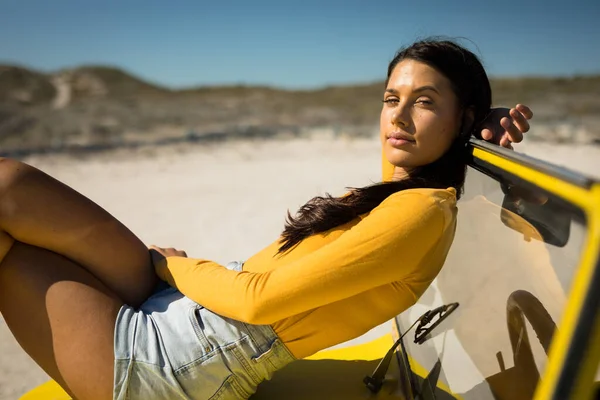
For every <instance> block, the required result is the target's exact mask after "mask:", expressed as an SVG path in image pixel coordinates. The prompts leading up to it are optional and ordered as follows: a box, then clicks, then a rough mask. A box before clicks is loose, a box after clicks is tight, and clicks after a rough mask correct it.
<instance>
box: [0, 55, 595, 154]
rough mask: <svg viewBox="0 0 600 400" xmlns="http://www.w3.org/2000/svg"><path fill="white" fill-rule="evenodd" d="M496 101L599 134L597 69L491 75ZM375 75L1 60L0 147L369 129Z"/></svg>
mask: <svg viewBox="0 0 600 400" xmlns="http://www.w3.org/2000/svg"><path fill="white" fill-rule="evenodd" d="M492 86H493V92H494V103H495V104H498V105H513V104H515V103H516V102H517V101H519V102H522V103H526V104H528V105H530V106H531V107H532V108H533V109H534V111H535V114H536V117H535V118H536V119H535V124H536V125H535V126H539V127H541V128H543V129H536V130H535V132H532V137H533V138H536V137H537V138H541V139H544V140H560V141H565V140H577V141H579V142H581V141H587V142H599V141H600V124H599V122H600V121H599V117H598V116H600V97H599V94H600V76H585V77H563V78H541V77H524V78H511V79H493V80H492ZM382 88H383V82H375V83H370V84H362V85H351V86H333V87H326V88H321V89H317V90H281V89H276V88H270V87H259V86H243V85H241V86H240V85H238V86H227V87H199V88H188V89H183V90H170V89H167V88H164V87H161V86H158V85H155V84H153V83H150V82H146V81H144V80H142V79H140V78H138V77H135V76H133V75H131V74H129V73H128V72H126V71H123V70H121V69H119V68H115V67H106V66H85V67H80V68H74V69H68V70H62V71H58V72H56V73H51V74H44V73H41V72H38V71H33V70H29V69H26V68H22V67H17V66H0V152H2V153H4V154H6V153H11V152H15V151H17V150H19V151H47V150H49V149H50V150H52V149H55V150H57V149H63V148H69V147H94V146H96V147H97V146H100V147H102V146H105V147H106V146H109V147H110V146H121V145H128V144H132V143H134V144H135V143H149V142H160V141H163V142H164V141H168V140H192V139H193V140H201V139H203V138H224V137H228V136H247V135H253V136H273V135H277V134H293V135H299V134H302V133H304V132H307V131H310V130H311V129H317V128H319V129H322V128H324V127H326V128H328V129H329V130H330V131H333V132H338V133H344V134H348V135H354V136H356V135H372V134H373V133H374V132H376V130H377V124H378V116H379V109H380V107H381V102H380V100H381V95H382Z"/></svg>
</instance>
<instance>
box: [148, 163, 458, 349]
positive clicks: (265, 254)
mask: <svg viewBox="0 0 600 400" xmlns="http://www.w3.org/2000/svg"><path fill="white" fill-rule="evenodd" d="M390 171H393V168H392V169H391V170H390V169H389V167H388V169H387V175H386V169H385V167H384V179H385V180H389V178H390V177H391V172H390ZM455 226H456V192H455V190H454V189H453V188H449V189H447V190H439V189H411V190H405V191H402V192H398V193H395V194H393V195H391V196H389V197H388V198H387V199H385V200H384V201H383V202H382V203H381V204H380V205H379V206H378V207H376V208H374V209H373V210H372V211H371V212H370V213H368V214H365V215H361V216H360V217H358V218H356V219H354V220H352V221H350V222H348V223H346V224H344V225H341V226H338V227H336V228H333V229H331V230H329V231H327V232H323V233H321V234H317V235H313V236H311V237H308V238H306V239H305V240H303V241H302V242H301V243H300V244H298V245H297V246H296V247H294V248H293V249H292V250H290V251H289V252H287V253H285V254H283V255H278V254H277V250H278V248H279V246H280V242H279V240H277V241H275V242H274V243H272V244H271V245H270V246H268V247H266V248H265V249H263V250H262V251H260V252H259V253H257V254H256V255H254V256H253V257H251V258H250V259H249V260H247V261H246V262H245V264H244V268H243V271H241V272H238V271H232V270H228V269H227V268H225V267H223V266H222V265H219V264H217V263H215V262H212V261H208V260H199V259H190V258H183V257H168V258H166V259H165V260H164V261H163V262H160V263H159V264H158V265H157V266H156V271H157V273H158V275H159V276H160V278H161V279H163V280H165V281H167V282H168V283H169V284H170V285H172V286H175V287H177V289H179V290H180V291H181V292H182V293H183V294H185V295H186V296H187V297H189V298H190V299H192V300H194V301H196V302H197V303H199V304H202V305H203V306H204V307H206V308H207V309H209V310H211V311H213V312H215V313H217V314H220V315H223V316H225V317H229V318H233V319H236V320H240V321H244V322H247V323H252V324H270V325H271V326H272V327H273V329H274V330H275V332H276V333H277V335H278V336H279V337H280V338H281V340H282V341H283V342H284V343H285V344H286V345H287V347H288V348H289V349H290V351H291V352H292V353H293V354H294V356H296V357H297V358H303V357H306V356H308V355H311V354H313V353H315V352H317V351H319V350H321V349H324V348H327V347H330V346H332V345H335V344H338V343H341V342H344V341H346V340H349V339H352V338H354V337H357V336H359V335H361V334H363V333H365V332H367V331H368V330H369V329H371V328H373V327H375V326H377V325H379V324H381V323H383V322H385V321H387V320H389V319H390V318H393V317H394V316H396V315H397V314H399V313H400V312H402V311H404V310H405V309H407V308H408V307H410V306H411V305H413V304H414V303H415V302H416V300H417V299H418V298H419V297H420V296H421V294H422V293H423V292H424V291H425V289H426V288H427V287H428V286H429V284H430V283H431V281H432V280H433V279H434V278H435V276H436V275H437V273H438V272H439V270H440V268H441V267H442V265H443V263H444V260H445V259H446V255H447V253H448V250H449V248H450V244H451V243H452V239H453V237H454V230H455Z"/></svg>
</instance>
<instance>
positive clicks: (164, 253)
mask: <svg viewBox="0 0 600 400" xmlns="http://www.w3.org/2000/svg"><path fill="white" fill-rule="evenodd" d="M148 250H150V255H151V256H152V263H153V264H154V267H156V266H157V265H158V263H159V262H160V261H162V260H164V259H165V258H167V257H187V254H186V252H185V251H183V250H177V249H174V248H172V247H169V248H163V247H158V246H154V245H152V246H149V247H148Z"/></svg>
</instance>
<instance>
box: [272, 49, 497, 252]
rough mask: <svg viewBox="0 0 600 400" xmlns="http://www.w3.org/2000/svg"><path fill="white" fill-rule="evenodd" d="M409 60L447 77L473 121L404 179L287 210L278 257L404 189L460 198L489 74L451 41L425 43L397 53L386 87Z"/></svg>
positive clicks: (485, 109)
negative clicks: (447, 193)
mask: <svg viewBox="0 0 600 400" xmlns="http://www.w3.org/2000/svg"><path fill="white" fill-rule="evenodd" d="M405 59H411V60H415V61H419V62H422V63H424V64H427V65H429V66H430V67H432V68H435V69H436V70H437V71H439V72H440V73H442V74H443V75H444V76H445V77H446V78H448V80H450V82H451V83H452V87H453V90H454V93H455V94H456V96H457V98H458V100H459V104H460V106H461V107H462V108H463V109H466V108H471V109H472V110H473V113H474V119H473V122H474V123H472V124H471V125H470V126H468V127H465V126H463V127H462V128H461V132H460V134H459V135H457V137H456V139H455V140H454V142H453V143H452V144H451V146H450V148H449V149H448V150H447V151H446V153H444V155H442V156H441V157H440V158H439V159H437V160H436V161H434V162H432V163H430V164H427V165H423V166H420V167H417V168H413V169H412V170H411V171H410V173H409V176H408V177H407V178H405V179H402V180H399V181H392V182H382V183H377V184H374V185H370V186H366V187H362V188H349V190H350V192H349V193H348V194H347V195H345V196H342V197H333V196H331V195H330V194H326V195H325V196H317V197H314V198H313V199H311V200H309V201H308V202H307V203H306V204H305V205H303V206H302V207H300V210H298V212H297V214H296V216H294V217H293V216H292V215H291V214H290V213H289V211H288V215H287V220H286V224H285V228H284V231H283V233H282V241H281V246H280V247H279V253H283V252H285V251H287V250H289V249H291V248H293V247H294V246H295V245H297V244H298V243H300V242H301V241H302V240H303V239H305V238H307V237H308V236H310V235H314V234H316V233H320V232H325V231H328V230H330V229H332V228H335V227H337V226H340V225H343V224H345V223H347V222H350V221H351V220H353V219H354V218H356V217H357V216H359V215H361V214H365V213H368V212H370V211H371V210H373V209H374V208H375V207H377V206H378V205H379V204H380V203H381V202H382V201H383V200H384V199H385V198H387V197H388V196H390V195H391V194H393V193H396V192H399V191H401V190H406V189H414V188H437V189H446V188H448V187H453V188H455V189H456V192H457V197H458V198H460V195H461V194H462V190H463V186H464V183H465V175H466V156H467V154H466V150H465V146H466V143H467V141H468V139H469V137H470V136H471V134H472V133H474V132H475V130H476V129H478V127H479V125H480V123H481V122H483V120H484V119H485V118H486V116H487V115H488V113H489V111H490V106H491V102H492V90H491V88H490V83H489V80H488V77H487V74H486V73H485V70H484V68H483V66H482V65H481V62H480V61H479V59H478V58H477V56H476V55H475V54H473V53H472V52H470V51H469V50H467V49H465V48H463V47H462V46H460V45H458V44H456V43H454V42H452V41H449V40H438V39H426V40H422V41H418V42H416V43H413V44H412V45H410V46H408V47H405V48H403V49H401V50H400V51H398V53H396V55H395V57H394V58H393V59H392V61H391V62H390V64H389V66H388V71H387V79H386V82H385V85H386V88H387V84H388V81H389V79H390V76H391V75H392V72H393V71H394V68H395V67H396V65H398V63H400V62H401V61H402V60H405Z"/></svg>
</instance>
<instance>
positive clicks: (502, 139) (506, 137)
mask: <svg viewBox="0 0 600 400" xmlns="http://www.w3.org/2000/svg"><path fill="white" fill-rule="evenodd" d="M531 118H533V112H531V110H530V109H529V107H527V106H525V105H523V104H517V105H516V106H515V108H511V109H508V108H503V107H501V108H492V111H491V113H490V115H489V116H488V117H487V119H486V120H485V121H484V122H483V124H482V130H481V137H482V138H483V140H486V141H488V142H491V143H494V144H498V145H500V146H502V147H506V148H507V149H512V148H513V147H512V143H519V142H520V141H522V140H523V134H524V133H525V132H527V131H529V122H527V120H529V119H531Z"/></svg>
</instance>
